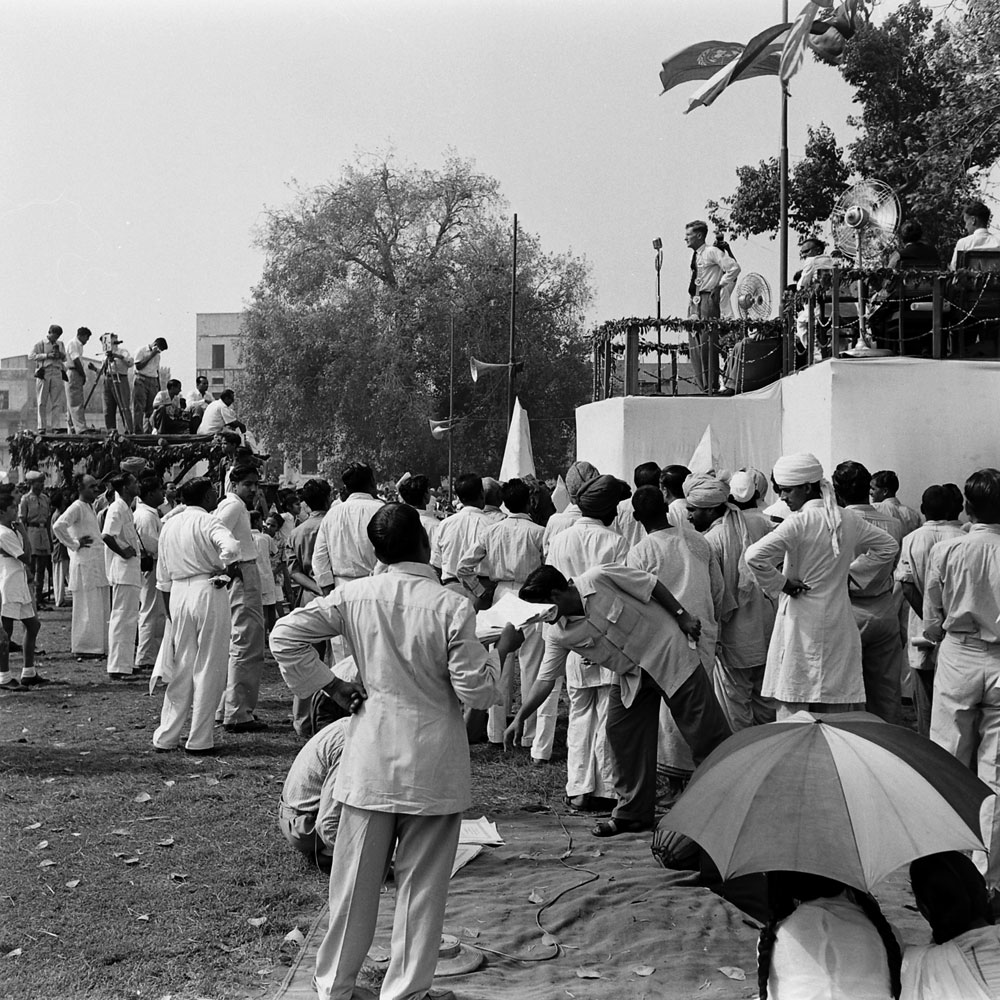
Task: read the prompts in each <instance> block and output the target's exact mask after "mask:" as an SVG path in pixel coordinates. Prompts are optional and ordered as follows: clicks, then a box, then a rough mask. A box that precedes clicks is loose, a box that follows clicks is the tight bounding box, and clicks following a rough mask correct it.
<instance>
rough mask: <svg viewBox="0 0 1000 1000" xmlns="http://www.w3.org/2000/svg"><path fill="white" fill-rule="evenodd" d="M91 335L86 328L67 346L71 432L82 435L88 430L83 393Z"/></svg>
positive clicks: (80, 329) (68, 404)
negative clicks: (86, 356)
mask: <svg viewBox="0 0 1000 1000" xmlns="http://www.w3.org/2000/svg"><path fill="white" fill-rule="evenodd" d="M90 337H91V333H90V330H88V329H87V328H86V327H85V326H81V327H80V328H79V329H78V330H77V331H76V336H75V337H74V338H73V339H72V340H71V341H70V342H69V343H68V344H67V345H66V376H67V379H68V381H67V382H66V405H67V407H68V408H69V422H70V430H72V431H73V433H74V434H82V433H83V432H84V431H85V430H86V429H87V414H86V407H85V402H86V401H85V400H84V397H83V391H84V389H86V387H87V369H86V368H84V366H83V351H84V348H85V347H86V346H87V344H88V343H89V342H90Z"/></svg>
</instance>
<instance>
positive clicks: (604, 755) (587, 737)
mask: <svg viewBox="0 0 1000 1000" xmlns="http://www.w3.org/2000/svg"><path fill="white" fill-rule="evenodd" d="M595 471H596V470H595ZM572 472H573V468H571V469H570V473H572ZM566 478H567V483H568V482H569V481H570V474H569V473H568V474H567V477H566ZM602 480H611V481H612V482H616V480H614V478H613V477H612V476H592V477H590V478H589V479H587V480H585V481H584V482H581V483H579V484H578V485H577V484H575V483H574V486H575V489H576V493H575V496H576V499H577V503H578V504H580V503H582V506H581V512H580V517H579V518H578V519H577V520H576V523H575V524H573V525H572V526H570V527H569V528H568V529H566V530H565V531H562V532H560V533H559V534H558V535H556V536H555V537H554V538H553V539H552V540H551V543H550V545H549V550H548V554H547V556H546V561H547V562H548V564H549V565H550V566H554V567H555V568H556V569H557V570H559V572H560V573H562V575H563V576H565V577H566V578H567V579H570V578H573V577H576V576H579V575H580V574H581V573H585V572H587V570H591V569H594V568H595V567H596V566H608V565H619V566H623V565H624V564H625V557H626V556H627V555H628V542H626V541H625V539H624V538H622V536H621V535H620V534H619V533H618V532H617V531H616V530H615V529H614V528H613V527H611V525H612V524H613V522H614V519H615V516H616V514H617V503H618V498H617V497H614V498H613V499H610V500H608V501H604V500H602V499H600V497H601V490H600V489H599V487H600V485H601V481H602ZM590 484H593V486H590ZM581 496H582V497H583V499H582V501H581ZM545 631H546V627H543V629H542V633H543V639H544V633H545ZM565 673H566V695H567V698H568V699H569V720H568V723H567V727H566V797H567V799H568V800H569V803H570V804H571V805H573V806H574V807H575V808H578V809H593V810H595V811H599V810H601V809H604V808H606V807H607V805H608V803H609V802H613V801H614V798H615V790H614V789H615V769H614V760H613V759H612V756H611V747H610V745H609V744H608V705H609V703H610V699H611V688H612V686H613V685H614V684H615V683H616V680H615V675H614V673H613V672H612V671H610V670H608V669H606V668H604V667H601V666H598V665H597V664H596V663H591V662H589V661H588V660H585V659H584V658H583V657H582V656H580V654H579V653H575V652H570V653H569V655H568V656H567V658H566V671H565ZM561 685H562V677H561V676H560V677H557V678H556V681H555V686H554V688H553V691H552V696H554V697H558V695H559V688H560V687H561ZM525 695H526V692H524V691H522V692H521V699H522V701H523V700H524V697H525ZM545 704H546V705H547V702H546V703H545ZM542 707H543V708H544V707H545V705H543V706H542Z"/></svg>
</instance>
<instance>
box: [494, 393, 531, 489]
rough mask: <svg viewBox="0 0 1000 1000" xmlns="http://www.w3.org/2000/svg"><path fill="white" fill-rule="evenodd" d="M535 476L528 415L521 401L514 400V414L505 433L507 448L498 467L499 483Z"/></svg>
mask: <svg viewBox="0 0 1000 1000" xmlns="http://www.w3.org/2000/svg"><path fill="white" fill-rule="evenodd" d="M534 474H535V458H534V455H532V453H531V428H530V427H529V426H528V414H527V413H526V412H525V410H524V408H523V407H522V406H521V400H519V399H515V400H514V413H513V415H512V416H511V418H510V429H509V430H508V431H507V446H506V447H505V448H504V450H503V463H502V464H501V466H500V482H502V483H505V482H507V480H509V479H523V478H524V477H525V476H533V475H534Z"/></svg>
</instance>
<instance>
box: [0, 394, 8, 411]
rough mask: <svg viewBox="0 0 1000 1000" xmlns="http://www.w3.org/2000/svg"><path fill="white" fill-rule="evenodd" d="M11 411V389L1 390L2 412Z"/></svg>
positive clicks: (0, 402) (0, 407)
mask: <svg viewBox="0 0 1000 1000" xmlns="http://www.w3.org/2000/svg"><path fill="white" fill-rule="evenodd" d="M9 409H10V389H0V410H9Z"/></svg>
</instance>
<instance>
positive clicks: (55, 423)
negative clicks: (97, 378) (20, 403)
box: [28, 323, 67, 431]
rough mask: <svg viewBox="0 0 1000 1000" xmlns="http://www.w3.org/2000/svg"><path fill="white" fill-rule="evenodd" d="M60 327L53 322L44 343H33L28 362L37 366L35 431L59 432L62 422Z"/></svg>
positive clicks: (63, 376)
mask: <svg viewBox="0 0 1000 1000" xmlns="http://www.w3.org/2000/svg"><path fill="white" fill-rule="evenodd" d="M62 335H63V330H62V327H61V326H59V325H58V324H56V323H53V324H52V326H50V327H49V331H48V333H47V334H46V335H45V340H40V341H39V342H38V343H37V344H35V346H34V348H33V349H32V351H31V354H29V355H28V360H29V361H31V363H32V364H33V365H37V366H38V367H37V368H36V369H35V379H36V380H37V382H38V388H37V390H36V396H37V403H38V429H39V430H40V431H46V430H49V431H52V430H57V429H58V430H62V429H63V425H64V423H65V415H66V414H65V411H64V407H65V398H66V395H65V390H64V389H63V382H64V381H65V380H66V377H67V376H66V348H65V347H64V346H63V343H62Z"/></svg>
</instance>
